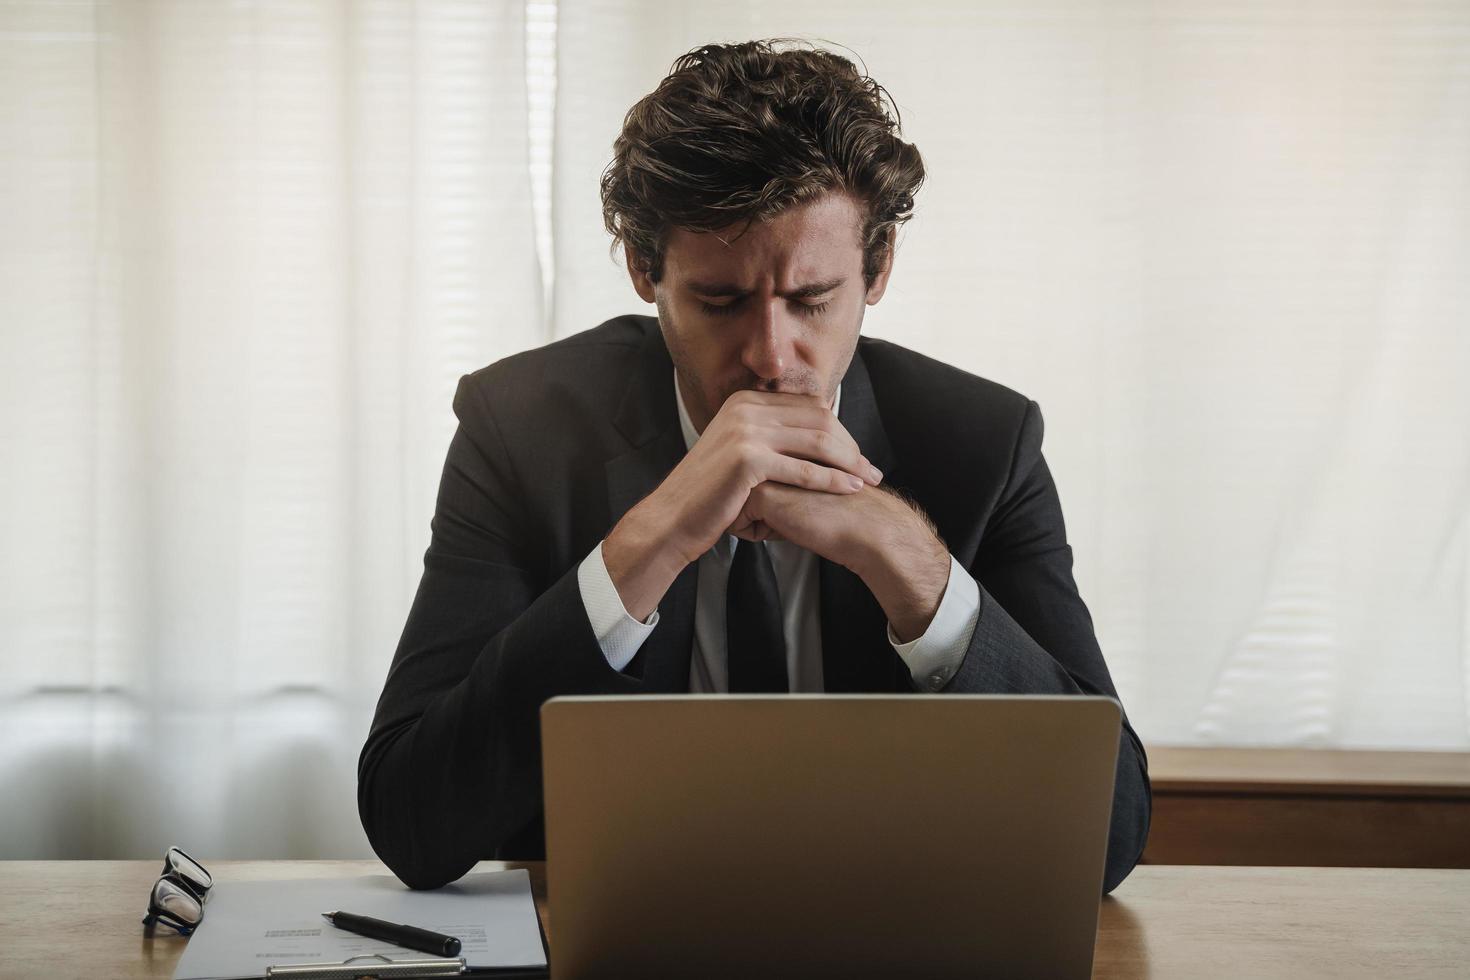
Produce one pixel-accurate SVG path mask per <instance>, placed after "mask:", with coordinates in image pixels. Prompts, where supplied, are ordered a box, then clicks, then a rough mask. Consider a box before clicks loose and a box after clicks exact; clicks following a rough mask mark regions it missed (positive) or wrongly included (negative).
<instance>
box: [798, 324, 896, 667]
mask: <svg viewBox="0 0 1470 980" xmlns="http://www.w3.org/2000/svg"><path fill="white" fill-rule="evenodd" d="M837 417H838V419H839V420H840V421H841V422H842V424H843V426H844V427H845V428H846V429H847V431H848V432H849V433H851V435H852V437H853V439H855V440H856V441H857V444H858V447H859V448H860V449H862V451H863V455H864V456H866V457H868V459H869V460H871V461H872V463H873V465H874V466H876V467H878V469H880V470H882V471H883V482H884V483H885V484H888V483H892V482H893V478H894V474H895V472H896V471H897V469H898V462H897V459H896V457H895V456H894V454H893V447H892V445H891V444H890V443H889V441H888V433H887V432H885V431H884V429H883V420H882V418H881V417H880V416H879V414H878V403H877V399H876V398H875V396H874V393H873V384H872V379H871V378H870V377H869V376H868V370H867V366H866V365H865V364H864V363H863V359H862V352H861V345H859V349H858V351H857V352H856V353H854V354H853V358H852V363H851V364H850V365H849V366H848V369H847V374H846V376H844V377H843V379H842V403H841V404H840V405H839V406H838V411H837ZM818 564H819V566H820V572H819V575H820V578H821V589H820V591H821V603H822V675H823V685H824V687H825V688H826V690H827V691H828V692H833V693H836V692H844V691H846V692H864V691H893V690H908V686H907V685H906V684H905V683H904V681H903V678H904V677H906V676H907V674H908V668H907V667H905V666H904V664H903V661H902V660H901V659H900V658H899V656H898V654H897V653H895V652H894V651H893V647H892V645H891V644H889V642H888V617H887V616H885V615H884V614H883V607H882V606H880V605H878V600H877V599H874V598H873V594H872V593H871V592H869V591H868V587H867V586H866V585H864V584H863V580H862V579H860V578H858V577H857V575H855V574H853V573H852V572H850V571H848V570H847V569H846V568H843V567H842V566H841V565H838V564H836V563H834V562H830V561H827V560H826V559H825V558H822V559H820V560H819V562H818Z"/></svg>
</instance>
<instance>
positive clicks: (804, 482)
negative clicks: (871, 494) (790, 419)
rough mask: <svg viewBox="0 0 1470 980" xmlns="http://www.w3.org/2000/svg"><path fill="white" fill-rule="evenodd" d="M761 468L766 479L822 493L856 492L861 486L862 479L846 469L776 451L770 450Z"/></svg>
mask: <svg viewBox="0 0 1470 980" xmlns="http://www.w3.org/2000/svg"><path fill="white" fill-rule="evenodd" d="M763 469H764V471H765V474H766V479H768V480H774V481H776V482H777V483H786V484H789V485H791V486H793V487H802V488H804V489H807V490H821V491H823V492H824V493H857V492H858V491H859V490H861V489H862V488H863V481H862V479H861V478H860V477H856V476H853V475H852V474H851V473H849V472H847V471H846V470H840V469H834V468H833V467H830V466H823V465H822V464H821V463H815V462H812V461H811V460H809V459H797V458H796V457H794V456H785V455H782V454H781V453H778V452H772V453H771V454H770V456H769V457H767V460H766V465H765V466H764V467H763Z"/></svg>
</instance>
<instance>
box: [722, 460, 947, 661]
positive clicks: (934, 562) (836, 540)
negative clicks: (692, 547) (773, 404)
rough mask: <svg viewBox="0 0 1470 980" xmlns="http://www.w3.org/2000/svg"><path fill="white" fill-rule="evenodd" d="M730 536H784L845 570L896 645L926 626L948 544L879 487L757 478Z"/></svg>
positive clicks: (942, 581)
mask: <svg viewBox="0 0 1470 980" xmlns="http://www.w3.org/2000/svg"><path fill="white" fill-rule="evenodd" d="M730 533H731V534H733V535H735V536H736V537H738V538H741V539H742V540H745V541H766V540H785V541H790V542H792V543H793V544H797V545H800V546H801V547H803V548H806V549H807V550H808V551H812V552H815V553H816V554H818V555H821V556H822V557H823V558H825V559H827V560H828V561H832V562H836V563H837V564H839V565H842V566H843V567H845V568H847V569H849V570H851V571H852V572H853V573H855V574H856V575H857V576H858V577H859V578H861V579H862V580H863V583H864V584H865V585H867V587H868V591H870V592H872V593H873V597H874V598H875V599H877V600H878V604H879V605H880V606H882V607H883V612H884V613H885V614H887V616H888V623H889V626H890V627H892V629H893V635H894V636H896V637H897V638H898V640H899V642H901V643H907V642H908V641H910V640H914V639H917V638H918V637H920V636H922V635H923V634H924V631H925V630H927V629H928V628H929V623H930V622H931V621H932V620H933V619H934V614H935V612H937V611H938V609H939V601H940V599H942V598H943V597H944V589H945V586H946V585H947V584H948V582H949V549H948V548H947V547H946V546H945V544H944V542H943V541H941V540H939V536H938V535H937V534H935V533H934V530H933V526H932V525H931V524H930V523H929V521H928V519H927V518H926V517H924V516H923V515H922V514H921V513H920V512H919V511H918V510H916V509H915V507H914V506H912V505H911V504H909V503H908V501H906V500H904V499H903V498H902V497H900V496H899V495H898V494H897V493H895V492H893V491H891V490H889V489H887V488H886V487H885V486H877V487H863V488H862V489H861V490H859V491H858V492H857V493H853V494H841V495H839V494H831V493H821V492H819V491H813V490H806V489H803V488H801V487H794V486H789V485H787V484H782V483H771V482H767V483H762V484H760V485H759V486H757V487H756V488H755V489H754V490H752V491H751V492H750V497H749V498H748V499H747V501H746V503H745V507H744V508H743V509H742V510H741V512H740V516H739V517H738V518H736V520H735V523H734V524H732V525H731V526H730Z"/></svg>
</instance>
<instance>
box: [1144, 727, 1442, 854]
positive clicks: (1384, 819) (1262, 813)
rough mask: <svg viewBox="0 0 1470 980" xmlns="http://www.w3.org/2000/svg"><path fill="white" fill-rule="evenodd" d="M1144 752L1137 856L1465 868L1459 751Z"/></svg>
mask: <svg viewBox="0 0 1470 980" xmlns="http://www.w3.org/2000/svg"><path fill="white" fill-rule="evenodd" d="M1147 751H1148V760H1149V776H1150V779H1151V781H1152V783H1153V801H1154V802H1153V821H1152V824H1151V825H1150V828H1149V838H1148V846H1147V847H1146V848H1145V850H1144V855H1143V862H1144V863H1147V864H1233V865H1277V866H1309V867H1401V868H1470V752H1394V751H1388V752H1360V751H1354V750H1337V749H1251V748H1183V747H1170V746H1153V747H1147Z"/></svg>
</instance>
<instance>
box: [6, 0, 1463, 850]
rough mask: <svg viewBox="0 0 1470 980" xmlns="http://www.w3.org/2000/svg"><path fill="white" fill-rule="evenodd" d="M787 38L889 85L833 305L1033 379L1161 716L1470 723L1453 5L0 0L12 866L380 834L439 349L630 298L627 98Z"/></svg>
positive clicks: (523, 339) (1019, 381) (1167, 732)
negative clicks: (365, 825) (901, 147)
mask: <svg viewBox="0 0 1470 980" xmlns="http://www.w3.org/2000/svg"><path fill="white" fill-rule="evenodd" d="M778 35H797V36H805V37H809V38H825V39H828V40H830V41H832V42H836V43H840V44H842V45H846V46H847V47H849V48H851V49H853V51H855V52H856V53H857V54H858V55H860V56H861V57H862V58H863V59H864V60H865V61H866V63H867V66H868V69H869V70H870V71H871V73H872V74H873V75H874V76H875V77H876V78H878V79H879V80H880V81H881V82H883V84H884V85H885V86H887V88H888V89H889V90H890V91H891V92H892V94H893V96H894V98H895V99H896V100H897V101H898V104H899V107H900V109H901V110H902V111H903V121H904V128H905V133H906V135H907V137H908V138H909V139H911V140H913V141H914V142H916V143H917V144H918V146H919V148H920V150H921V151H922V152H923V154H924V157H925V160H926V163H927V165H928V168H929V172H930V178H929V181H928V183H927V185H926V186H925V188H924V189H923V190H922V191H921V193H920V195H919V201H918V217H916V218H915V219H914V221H912V222H911V223H910V224H909V225H908V227H907V229H906V231H905V233H904V236H903V238H902V240H901V245H900V249H899V258H898V264H897V267H896V270H895V278H894V281H893V283H892V286H891V287H890V289H889V293H888V296H887V297H886V298H885V299H884V300H883V302H882V303H881V304H880V305H879V306H878V307H876V308H875V309H874V310H872V311H870V313H869V317H868V326H867V327H865V329H868V330H869V332H871V333H873V334H875V335H880V336H885V337H888V338H890V339H892V340H894V341H896V342H898V343H903V344H906V345H909V346H912V347H915V348H918V349H920V350H923V351H925V352H927V353H930V354H933V355H935V356H937V357H940V358H942V359H945V360H948V361H951V362H953V363H956V364H958V365H960V366H962V367H964V368H966V369H968V370H971V371H974V372H976V373H978V374H981V375H984V376H986V377H989V378H992V379H994V380H996V381H999V382H1001V383H1004V384H1007V385H1010V386H1011V387H1014V388H1016V389H1018V390H1020V391H1023V392H1025V393H1026V394H1028V395H1030V396H1031V397H1033V398H1036V399H1037V400H1038V401H1039V402H1040V404H1041V406H1042V409H1043V412H1044V413H1045V416H1046V420H1047V441H1046V452H1047V456H1048V459H1049V460H1050V461H1051V463H1052V466H1053V469H1054V471H1055V474H1056V478H1057V481H1058V485H1059V488H1060V491H1061V495H1062V501H1063V507H1064V510H1065V513H1066V515H1067V520H1068V529H1069V534H1070V537H1071V540H1072V543H1073V547H1074V549H1075V552H1076V557H1077V576H1078V579H1079V584H1080V587H1081V590H1082V594H1083V597H1084V598H1085V599H1086V600H1087V601H1088V603H1089V605H1090V607H1091V608H1092V611H1093V614H1094V617H1095V619H1096V622H1097V627H1098V634H1099V637H1100V640H1101V642H1102V645H1103V649H1104V652H1105V654H1106V656H1107V658H1108V661H1109V664H1110V665H1111V667H1112V670H1113V674H1114V678H1115V680H1116V681H1117V684H1118V687H1119V690H1120V693H1121V695H1122V697H1123V699H1124V703H1125V704H1127V705H1128V708H1129V712H1130V715H1131V716H1132V718H1133V721H1134V723H1135V725H1136V727H1137V728H1138V730H1139V732H1140V734H1141V735H1142V736H1143V737H1144V739H1145V740H1146V741H1147V742H1150V743H1152V744H1163V743H1179V744H1273V745H1303V746H1372V747H1414V748H1441V749H1454V748H1460V749H1463V748H1466V747H1467V746H1470V710H1467V704H1470V438H1467V435H1470V386H1467V385H1465V384H1464V383H1463V381H1462V376H1463V375H1465V374H1466V373H1467V371H1470V275H1467V270H1470V178H1467V176H1466V175H1467V174H1470V74H1467V73H1466V72H1465V70H1464V66H1465V65H1466V64H1467V63H1470V4H1467V3H1449V4H1446V3H1434V4H1427V3H1425V4H1420V3H1412V2H1404V3H1397V2H1396V3H1382V4H1362V3H1352V4H1349V3H1346V2H1337V3H1307V4H1292V5H1287V6H1282V5H1279V4H1271V3H1261V4H1250V5H1229V6H1217V5H1211V4H1205V3H1201V2H1184V3H1173V4H1167V5H1125V4H1116V3H1110V2H1101V0H1099V2H1094V3H1083V2H1075V0H1072V2H1056V3H1042V4H1037V3H1034V2H1030V0H1027V2H1019V0H1007V2H1000V0H993V2H984V3H975V2H952V3H938V2H929V3H916V4H909V5H898V6H895V5H894V4H892V3H891V2H887V0H844V2H841V3H837V2H833V3H818V2H808V3H793V2H791V0H785V2H782V3H772V2H767V0H746V2H744V3H741V4H739V5H715V4H709V5H702V4H701V5H685V4H681V3H677V2H674V0H656V2H655V0H623V2H612V0H606V2H594V0H561V3H560V4H553V3H550V2H531V3H527V2H523V0H506V2H488V0H487V2H478V0H461V2H452V0H418V2H411V0H378V2H370V0H363V2H337V3H328V2H316V0H311V2H307V0H297V2H285V0H281V2H271V3H268V2H243V0H242V2H233V3H226V2H212V0H179V2H174V3H162V2H142V0H112V2H107V0H82V2H63V0H39V2H5V3H0V406H3V408H0V785H3V786H4V787H5V788H6V792H5V794H4V795H3V797H0V857H5V858H18V857H153V856H155V855H156V854H157V853H160V852H161V851H162V850H163V848H164V847H166V846H167V845H168V844H170V843H178V844H180V845H182V846H184V847H185V848H187V849H190V850H191V851H194V852H196V853H198V854H199V855H200V856H211V855H212V856H217V857H234V856H239V857H272V856H292V857H338V856H357V855H365V854H368V853H369V850H368V848H367V845H366V842H365V840H364V838H363V836H362V832H361V829H360V827H359V824H358V821H357V815H356V806H355V796H354V793H355V763H356V757H357V752H358V749H359V748H360V746H361V743H362V740H363V737H364V736H365V734H366V729H367V723H368V719H369V718H370V716H371V711H372V706H373V703H374V701H375V699H376V697H377V694H378V691H379V689H380V687H381V684H382V681H383V678H384V676H385V673H386V670H387V666H388V662H389V659H390V658H391V656H392V652H393V648H394V645H395V643H396V641H397V638H398V634H399V632H400V630H401V629H402V626H403V620H404V616H405V615H406V612H407V609H408V605H409V602H410V601H411V599H412V596H413V590H414V588H415V586H416V584H417V581H418V575H419V571H420V568H421V558H422V554H423V550H424V548H425V547H426V545H427V543H428V519H429V516H430V514H431V513H432V507H433V498H434V492H435V489H436V487H437V482H438V477H439V472H440V468H441V466H442V463H443V454H444V449H445V447H446V445H447V443H448V439H449V435H450V433H451V432H452V430H453V426H454V418H453V415H452V413H451V412H450V408H449V405H450V397H451V395H452V392H453V388H454V384H455V382H456V380H457V379H458V377H459V376H460V375H461V374H463V373H465V372H467V371H470V370H473V369H474V368H476V367H479V366H481V365H483V364H486V363H488V362H490V361H492V360H494V359H496V358H499V357H501V356H503V355H505V354H508V353H511V352H513V351H516V350H521V349H524V348H527V347H532V346H536V345H538V344H541V343H544V342H545V341H546V340H548V339H550V338H551V337H553V336H564V335H567V334H569V333H573V332H576V331H579V330H583V329H586V328H588V327H591V326H594V325H595V324H597V323H598V322H600V321H601V320H603V319H605V318H606V317H608V316H611V315H614V314H617V313H622V312H651V308H646V307H644V306H643V305H642V304H641V303H640V302H639V301H638V299H637V297H636V296H635V295H634V293H633V291H632V289H631V287H630V286H629V285H628V283H627V278H626V275H625V274H624V273H623V272H622V270H621V267H620V264H619V262H618V261H617V260H616V259H614V258H610V257H609V255H608V250H607V238H606V236H605V233H604V232H603V231H602V225H601V216H600V213H599V206H598V201H597V176H598V174H599V173H600V171H601V169H602V167H603V166H605V165H606V163H607V161H608V158H609V156H610V151H611V143H612V139H613V137H614V136H615V134H616V132H617V129H618V127H619V125H620V123H621V120H622V117H623V114H624V113H625V112H626V111H627V109H628V107H629V106H630V105H631V104H632V103H633V102H634V101H636V99H638V98H639V97H641V96H642V95H644V94H646V93H647V92H648V91H649V90H651V89H652V87H653V86H654V85H655V84H656V82H657V81H658V79H659V78H661V77H662V76H663V74H664V73H665V71H666V70H667V68H668V65H669V63H670V62H671V61H672V60H673V58H674V57H675V56H676V55H677V54H678V53H680V52H682V51H684V50H687V49H689V48H691V47H693V46H695V45H697V44H699V43H702V42H705V41H710V40H739V39H746V38H751V37H768V36H778ZM552 64H555V65H556V66H557V67H556V70H555V73H554V74H552V70H551V65H552ZM553 91H555V103H554V105H555V111H554V114H553V111H552V105H553V103H552V101H551V97H552V92H553ZM553 136H554V140H553ZM553 147H554V150H553ZM548 200H549V202H550V208H549V210H548V209H547V208H546V207H544V206H541V207H538V206H535V204H536V202H545V201H548ZM548 214H549V215H550V220H548ZM552 232H554V235H553V234H552ZM553 241H554V247H553ZM547 299H549V300H550V302H547ZM975 424H983V420H977V421H976V423H975Z"/></svg>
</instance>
